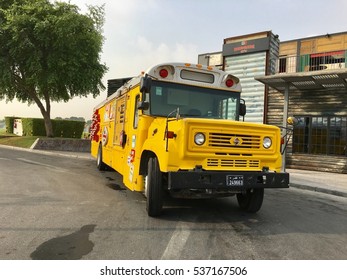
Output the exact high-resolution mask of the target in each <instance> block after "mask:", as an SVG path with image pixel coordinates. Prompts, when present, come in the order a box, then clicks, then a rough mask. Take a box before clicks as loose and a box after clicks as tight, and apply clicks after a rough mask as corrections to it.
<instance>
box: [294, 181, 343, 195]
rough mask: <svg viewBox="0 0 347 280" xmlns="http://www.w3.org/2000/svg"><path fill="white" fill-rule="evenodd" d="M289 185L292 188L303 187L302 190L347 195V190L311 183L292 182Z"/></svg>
mask: <svg viewBox="0 0 347 280" xmlns="http://www.w3.org/2000/svg"><path fill="white" fill-rule="evenodd" d="M289 186H290V187H292V188H297V189H302V190H308V191H313V192H319V193H325V194H330V195H335V196H340V197H347V193H346V192H341V191H336V190H330V189H324V188H320V187H314V186H309V185H300V184H297V183H290V184H289Z"/></svg>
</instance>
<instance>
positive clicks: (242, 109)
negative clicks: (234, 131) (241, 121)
mask: <svg viewBox="0 0 347 280" xmlns="http://www.w3.org/2000/svg"><path fill="white" fill-rule="evenodd" d="M246 111H247V110H246V103H245V100H244V99H241V100H240V108H239V115H240V116H242V117H244V116H245V115H246Z"/></svg>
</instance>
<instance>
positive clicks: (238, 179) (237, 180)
mask: <svg viewBox="0 0 347 280" xmlns="http://www.w3.org/2000/svg"><path fill="white" fill-rule="evenodd" d="M226 179H227V186H230V187H242V186H243V175H227V178H226Z"/></svg>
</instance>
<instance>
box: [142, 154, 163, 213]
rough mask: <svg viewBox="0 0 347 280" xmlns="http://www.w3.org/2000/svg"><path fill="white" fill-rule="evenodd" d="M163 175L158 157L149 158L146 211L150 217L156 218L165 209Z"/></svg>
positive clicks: (146, 179)
mask: <svg viewBox="0 0 347 280" xmlns="http://www.w3.org/2000/svg"><path fill="white" fill-rule="evenodd" d="M162 181H163V179H162V174H161V171H160V168H159V162H158V159H157V158H156V157H152V158H149V160H148V166H147V175H146V178H145V184H146V186H145V192H146V193H145V195H146V197H147V202H146V210H147V213H148V216H151V217H156V216H159V215H160V214H161V211H162V209H163V188H162Z"/></svg>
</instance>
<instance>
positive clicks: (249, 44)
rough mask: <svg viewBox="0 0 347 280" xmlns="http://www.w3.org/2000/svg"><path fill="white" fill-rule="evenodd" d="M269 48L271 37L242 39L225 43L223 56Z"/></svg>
mask: <svg viewBox="0 0 347 280" xmlns="http://www.w3.org/2000/svg"><path fill="white" fill-rule="evenodd" d="M269 48H270V37H266V38H261V39H255V40H242V41H240V42H235V43H229V44H224V45H223V56H232V55H238V54H244V53H255V52H261V51H267V50H268V49H269Z"/></svg>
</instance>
